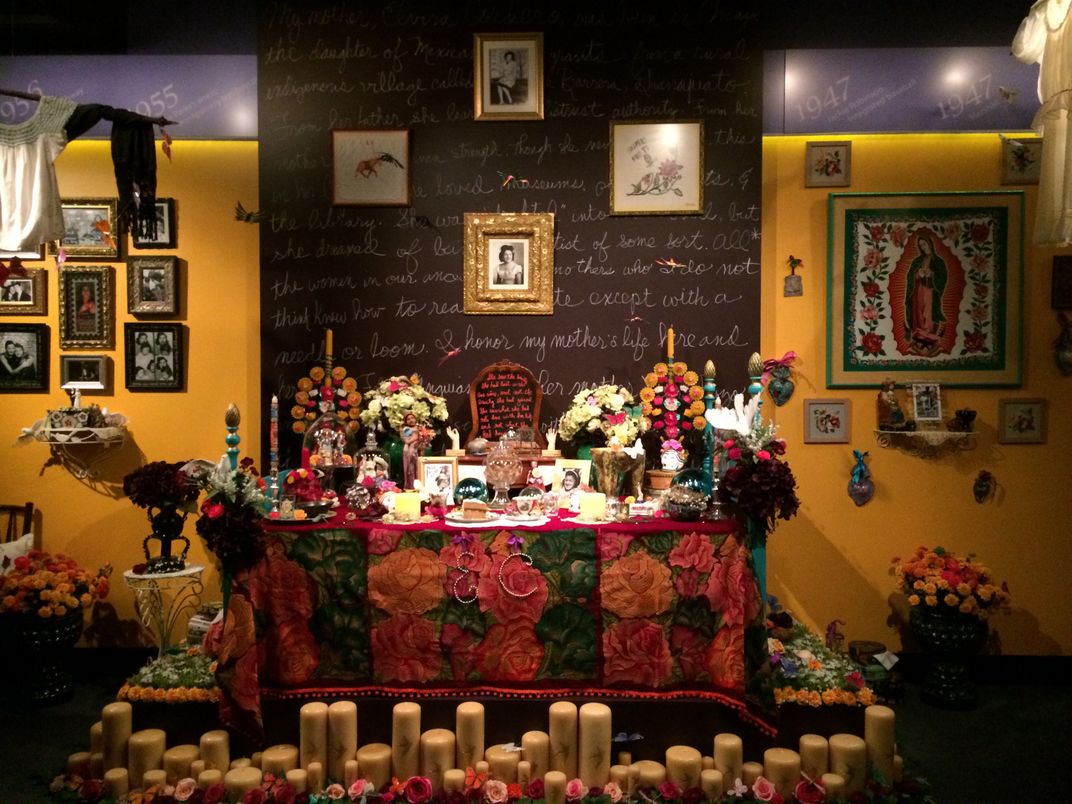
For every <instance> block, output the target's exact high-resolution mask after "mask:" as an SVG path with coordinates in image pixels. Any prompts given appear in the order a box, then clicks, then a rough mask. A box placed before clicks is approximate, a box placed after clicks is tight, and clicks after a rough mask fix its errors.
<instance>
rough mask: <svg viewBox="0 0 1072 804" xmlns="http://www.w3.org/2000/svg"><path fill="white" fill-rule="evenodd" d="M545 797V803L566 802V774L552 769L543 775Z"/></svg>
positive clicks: (558, 803) (562, 803)
mask: <svg viewBox="0 0 1072 804" xmlns="http://www.w3.org/2000/svg"><path fill="white" fill-rule="evenodd" d="M543 799H544V802H545V804H566V774H564V773H563V772H562V771H557V770H552V771H547V773H545V774H544V775H543Z"/></svg>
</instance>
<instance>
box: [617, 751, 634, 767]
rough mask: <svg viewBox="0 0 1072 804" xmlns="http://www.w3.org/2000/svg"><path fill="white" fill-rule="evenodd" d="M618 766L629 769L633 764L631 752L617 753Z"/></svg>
mask: <svg viewBox="0 0 1072 804" xmlns="http://www.w3.org/2000/svg"><path fill="white" fill-rule="evenodd" d="M618 764H619V765H625V766H626V767H629V766H630V765H632V764H633V752H632V751H619V752H618Z"/></svg>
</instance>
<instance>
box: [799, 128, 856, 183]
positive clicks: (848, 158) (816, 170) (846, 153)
mask: <svg viewBox="0 0 1072 804" xmlns="http://www.w3.org/2000/svg"><path fill="white" fill-rule="evenodd" d="M851 177H852V143H851V142H849V141H848V140H845V141H843V142H809V143H808V144H807V145H806V146H805V147H804V186H805V187H848V186H849V185H850V184H851V183H852V182H851Z"/></svg>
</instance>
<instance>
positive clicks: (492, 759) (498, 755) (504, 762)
mask: <svg viewBox="0 0 1072 804" xmlns="http://www.w3.org/2000/svg"><path fill="white" fill-rule="evenodd" d="M484 757H485V758H486V759H487V761H488V778H491V779H498V780H499V781H500V782H506V784H517V763H518V762H520V761H521V752H520V751H506V750H505V749H503V747H502V746H501V745H492V746H489V747H488V749H487V750H486V751H485V752H484Z"/></svg>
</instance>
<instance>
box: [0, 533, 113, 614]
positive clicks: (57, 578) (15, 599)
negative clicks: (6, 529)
mask: <svg viewBox="0 0 1072 804" xmlns="http://www.w3.org/2000/svg"><path fill="white" fill-rule="evenodd" d="M111 573H112V566H111V564H105V565H104V566H103V567H101V568H100V569H98V570H97V571H96V572H89V571H88V570H85V569H83V568H82V567H80V566H79V565H78V563H77V562H76V561H75V560H74V559H73V558H71V557H70V556H67V555H64V554H63V553H56V554H55V555H52V554H51V553H46V552H44V551H43V550H31V551H30V552H29V553H27V554H26V555H24V556H18V557H17V558H15V559H14V560H13V561H12V562H11V564H10V566H8V567H6V568H5V569H4V575H3V579H2V585H0V613H3V614H8V613H11V614H36V615H37V616H38V617H42V618H49V617H63V616H65V615H66V614H68V613H69V612H71V611H75V610H81V609H84V608H87V607H89V606H91V605H93V601H94V600H98V599H100V598H104V597H107V596H108V589H109V587H108V576H109V575H111Z"/></svg>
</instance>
